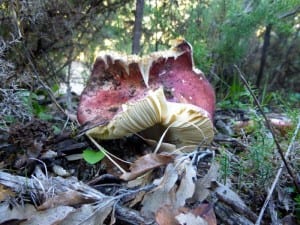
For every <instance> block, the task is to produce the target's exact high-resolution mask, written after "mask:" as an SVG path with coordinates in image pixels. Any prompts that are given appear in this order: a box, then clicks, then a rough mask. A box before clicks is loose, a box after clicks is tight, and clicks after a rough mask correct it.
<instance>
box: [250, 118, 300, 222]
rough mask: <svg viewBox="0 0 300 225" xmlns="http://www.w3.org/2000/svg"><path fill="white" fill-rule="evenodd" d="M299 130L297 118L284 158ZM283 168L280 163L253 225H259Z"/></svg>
mask: <svg viewBox="0 0 300 225" xmlns="http://www.w3.org/2000/svg"><path fill="white" fill-rule="evenodd" d="M299 129H300V117H299V118H298V125H297V127H296V129H295V132H294V134H293V137H292V140H291V142H290V144H289V147H288V149H287V151H286V153H285V158H286V157H288V155H289V154H290V151H291V149H292V146H293V143H294V142H295V139H296V137H297V135H298V132H299ZM283 167H284V163H283V162H282V163H281V165H280V167H279V169H278V171H277V174H276V177H275V180H274V181H273V184H272V186H271V188H270V190H269V193H268V196H267V198H266V200H265V202H264V205H263V207H262V208H261V210H260V213H259V216H258V218H257V220H256V223H255V225H259V224H260V222H261V220H262V217H263V215H264V212H265V209H266V208H267V205H268V203H269V201H270V199H271V197H272V194H273V191H274V189H275V187H276V184H277V182H278V180H279V178H280V175H281V173H282V170H283Z"/></svg>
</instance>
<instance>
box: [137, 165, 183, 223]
mask: <svg viewBox="0 0 300 225" xmlns="http://www.w3.org/2000/svg"><path fill="white" fill-rule="evenodd" d="M177 179H178V174H177V171H176V169H175V167H174V165H173V164H169V165H168V166H167V168H166V171H165V174H164V176H163V177H162V178H160V179H157V180H154V182H153V183H154V184H158V187H157V188H156V189H154V190H153V191H152V192H150V193H147V194H146V195H145V198H144V200H143V202H142V204H143V207H142V209H141V212H142V215H144V216H146V217H147V218H151V217H152V216H153V215H154V214H155V213H156V212H157V210H158V209H159V208H160V207H161V206H163V205H167V204H170V205H172V204H173V199H174V196H175V193H174V192H175V190H174V186H175V184H176V181H177Z"/></svg>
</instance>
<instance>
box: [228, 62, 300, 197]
mask: <svg viewBox="0 0 300 225" xmlns="http://www.w3.org/2000/svg"><path fill="white" fill-rule="evenodd" d="M234 67H235V68H236V69H237V71H238V73H239V76H240V78H241V80H242V81H243V83H244V85H245V86H246V88H247V90H248V91H249V93H250V94H251V96H252V97H253V99H254V102H255V104H256V106H257V107H258V109H259V111H260V113H261V114H262V116H263V118H264V120H265V123H266V126H267V128H268V129H269V130H270V132H271V134H272V137H273V140H274V143H275V145H276V147H277V150H278V153H279V155H280V157H281V159H282V162H283V164H284V166H285V167H286V169H287V172H288V174H289V175H290V176H291V177H292V179H293V182H294V184H295V187H296V189H297V191H298V193H300V182H299V181H298V178H297V176H296V175H295V173H294V172H293V170H292V169H291V167H290V166H289V164H288V163H287V161H286V159H285V156H284V153H283V150H282V148H281V146H280V144H279V142H278V140H277V138H276V135H275V132H274V130H273V127H272V125H271V124H270V122H269V120H268V118H267V116H266V114H265V113H264V111H263V109H262V107H261V105H260V103H259V101H258V99H257V98H256V96H255V94H254V93H253V91H252V90H251V88H250V86H249V84H248V82H247V81H246V79H245V77H244V76H243V74H242V72H241V71H240V69H239V68H238V66H236V65H234Z"/></svg>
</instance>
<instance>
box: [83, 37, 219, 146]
mask: <svg viewBox="0 0 300 225" xmlns="http://www.w3.org/2000/svg"><path fill="white" fill-rule="evenodd" d="M214 109H215V93H214V90H213V88H212V86H211V85H210V83H209V82H208V80H207V79H206V78H205V77H204V75H203V73H202V72H201V71H200V70H198V69H196V68H194V63H193V56H192V47H191V45H190V44H189V43H188V42H186V41H185V40H183V39H178V40H176V43H175V45H174V47H172V48H171V49H170V50H166V51H158V52H154V53H151V54H150V55H147V56H144V57H139V56H136V55H130V56H127V55H124V54H119V53H115V52H104V53H102V54H101V55H100V56H99V57H98V58H97V59H96V62H95V64H94V67H93V70H92V74H91V77H90V79H89V81H88V83H87V86H86V88H85V89H84V91H83V93H82V95H81V98H80V103H79V107H78V113H77V117H78V121H79V123H81V124H84V123H87V122H89V123H91V124H94V125H95V124H96V125H97V126H96V127H94V128H92V129H90V130H88V131H87V134H88V135H90V136H91V137H93V138H95V139H100V140H108V139H118V138H122V137H124V136H128V135H132V134H135V133H139V132H141V133H142V134H143V135H146V137H147V138H153V139H155V138H156V139H157V138H159V137H160V136H161V135H162V133H163V132H164V131H166V130H167V131H166V132H165V133H166V136H165V138H164V141H166V142H168V143H172V144H175V145H177V146H183V145H189V144H209V143H210V142H211V141H212V139H213V136H214V131H213V123H212V118H213V113H214Z"/></svg>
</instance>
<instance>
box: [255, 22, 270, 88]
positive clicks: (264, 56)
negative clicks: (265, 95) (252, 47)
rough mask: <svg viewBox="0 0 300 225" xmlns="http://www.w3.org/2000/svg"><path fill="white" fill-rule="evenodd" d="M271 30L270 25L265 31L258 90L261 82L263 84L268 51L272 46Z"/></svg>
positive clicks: (257, 80) (257, 82)
mask: <svg viewBox="0 0 300 225" xmlns="http://www.w3.org/2000/svg"><path fill="white" fill-rule="evenodd" d="M271 29H272V25H271V24H268V25H267V26H266V31H265V35H264V44H263V47H262V50H261V51H262V52H261V58H260V67H259V71H258V74H257V79H256V87H257V88H259V86H260V82H261V79H262V77H263V73H264V68H265V64H266V59H267V50H268V47H269V45H270V38H271Z"/></svg>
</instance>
